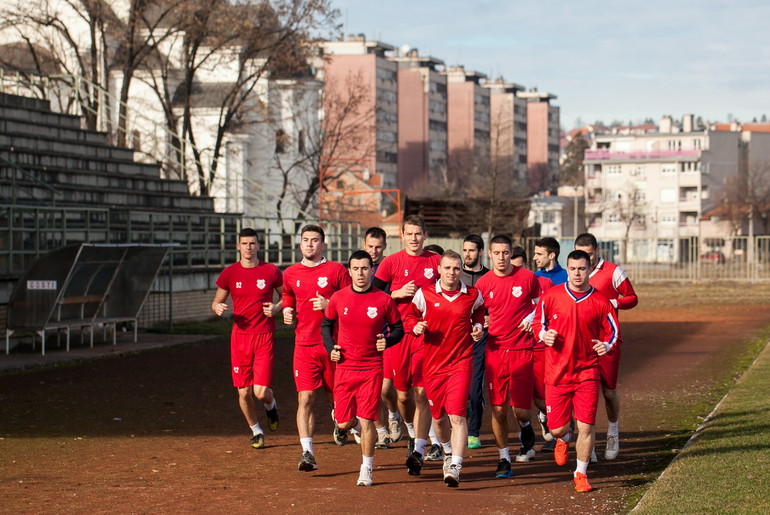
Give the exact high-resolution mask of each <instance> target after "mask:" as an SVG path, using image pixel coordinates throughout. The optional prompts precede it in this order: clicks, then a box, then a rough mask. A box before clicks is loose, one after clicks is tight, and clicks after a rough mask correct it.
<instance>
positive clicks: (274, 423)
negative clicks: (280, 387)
mask: <svg viewBox="0 0 770 515" xmlns="http://www.w3.org/2000/svg"><path fill="white" fill-rule="evenodd" d="M265 414H267V422H268V424H267V425H268V427H270V431H277V430H278V404H277V403H276V405H275V407H273V409H266V410H265Z"/></svg>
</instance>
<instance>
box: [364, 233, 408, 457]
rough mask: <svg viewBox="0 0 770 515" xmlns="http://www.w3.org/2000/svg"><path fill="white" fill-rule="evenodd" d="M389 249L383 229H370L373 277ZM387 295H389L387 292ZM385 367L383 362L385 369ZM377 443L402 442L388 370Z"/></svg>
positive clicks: (384, 446) (367, 235) (382, 446)
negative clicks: (386, 250)
mask: <svg viewBox="0 0 770 515" xmlns="http://www.w3.org/2000/svg"><path fill="white" fill-rule="evenodd" d="M386 248H388V237H387V234H385V231H384V230H383V229H382V228H381V227H370V228H369V229H367V230H366V233H365V234H364V250H365V251H366V252H367V253H368V254H369V256H371V258H372V264H373V268H372V277H374V274H375V273H377V268H378V267H379V266H380V263H381V262H382V259H383V257H384V254H385V249H386ZM386 293H389V292H387V291H386ZM384 366H385V364H384V360H383V367H384ZM374 424H375V427H377V443H375V444H374V446H375V448H377V449H388V448H390V444H391V443H395V442H398V441H400V440H401V438H402V437H403V434H404V433H403V429H402V428H401V415H399V413H398V396H397V394H396V389H395V388H394V387H393V379H391V375H390V373H389V371H388V370H385V369H384V368H383V375H382V402H381V403H380V409H379V412H378V416H377V420H376V421H375V423H374Z"/></svg>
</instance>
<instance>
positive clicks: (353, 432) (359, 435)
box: [350, 429, 361, 445]
mask: <svg viewBox="0 0 770 515" xmlns="http://www.w3.org/2000/svg"><path fill="white" fill-rule="evenodd" d="M350 434H352V435H353V438H354V439H355V440H356V443H357V444H358V445H361V433H359V432H358V431H356V430H355V429H351V430H350Z"/></svg>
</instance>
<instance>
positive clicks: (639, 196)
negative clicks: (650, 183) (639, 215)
mask: <svg viewBox="0 0 770 515" xmlns="http://www.w3.org/2000/svg"><path fill="white" fill-rule="evenodd" d="M634 198H635V199H636V201H637V202H644V201H645V200H647V192H645V191H643V190H636V191H635V192H634Z"/></svg>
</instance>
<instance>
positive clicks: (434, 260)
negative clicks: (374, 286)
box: [374, 250, 441, 318]
mask: <svg viewBox="0 0 770 515" xmlns="http://www.w3.org/2000/svg"><path fill="white" fill-rule="evenodd" d="M439 261H441V256H439V255H438V254H436V253H435V252H430V251H429V250H426V251H423V253H422V254H420V255H419V256H411V255H409V254H407V252H406V250H399V251H398V252H396V253H394V254H391V255H389V256H385V258H384V259H383V260H382V262H381V263H380V265H379V266H378V267H377V273H376V274H375V275H374V277H375V278H377V279H379V280H381V281H383V282H386V283H388V285H389V288H388V289H389V290H390V291H394V290H398V289H399V288H401V287H402V286H404V285H405V284H406V283H408V282H409V281H414V286H415V288H416V289H418V290H419V289H420V287H422V286H425V285H426V284H433V283H434V282H435V281H436V279H438V264H439ZM394 300H395V301H396V305H397V306H398V310H399V311H400V312H401V317H402V318H403V317H405V316H406V314H407V313H408V312H409V309H410V308H409V306H410V305H411V302H412V299H410V298H405V299H394Z"/></svg>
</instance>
